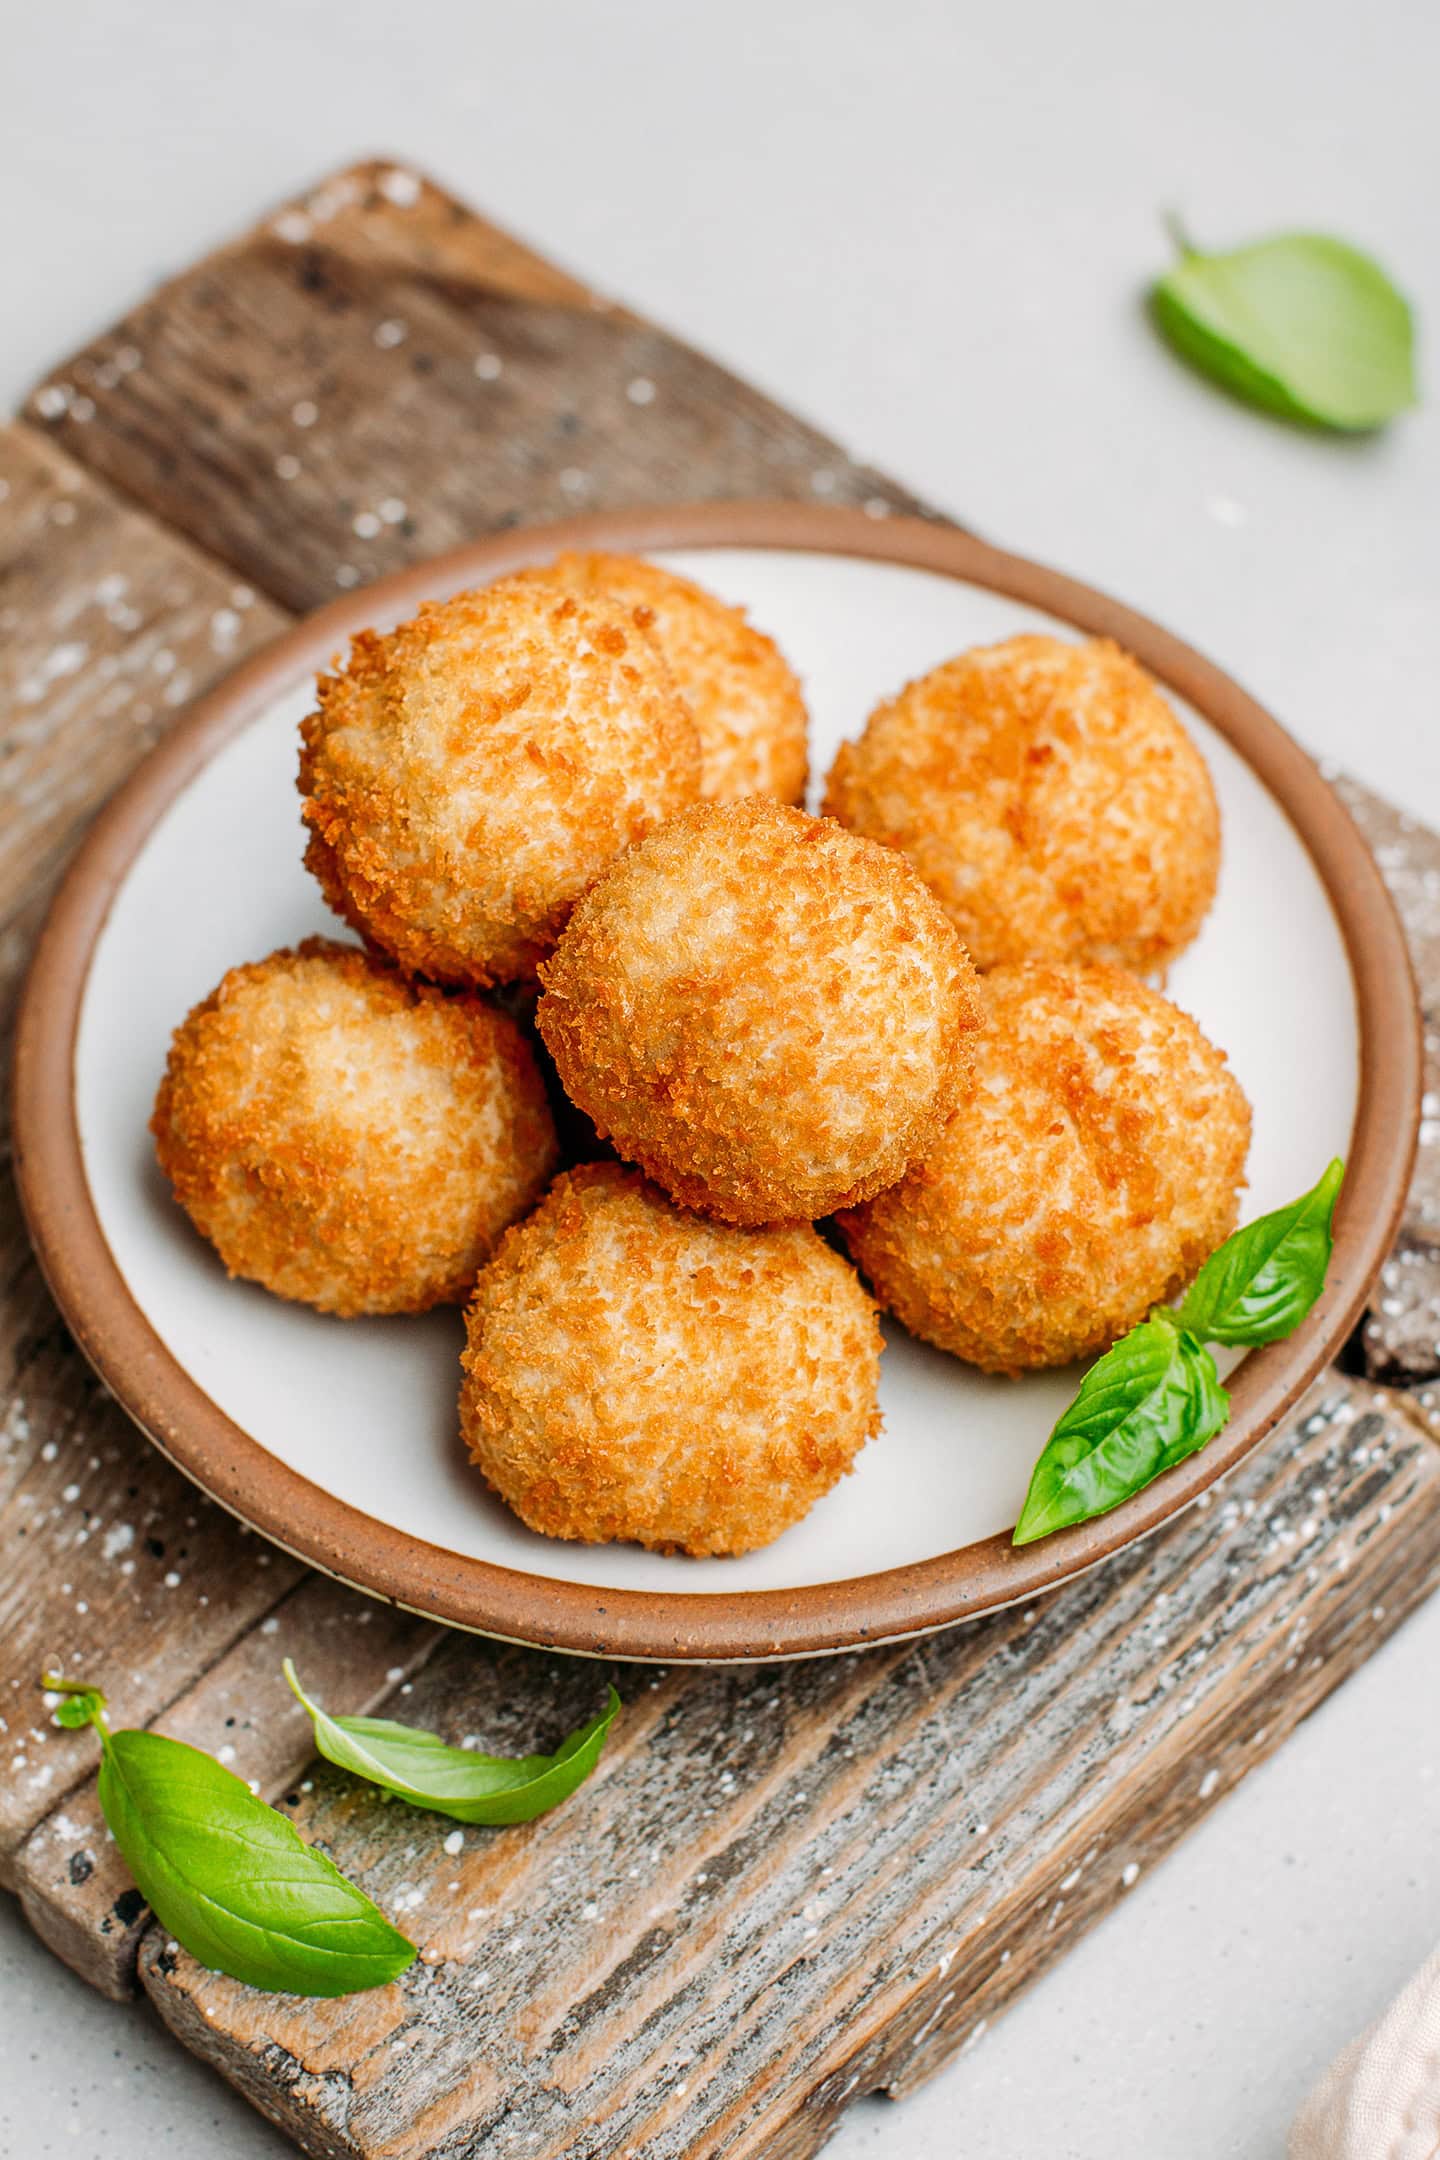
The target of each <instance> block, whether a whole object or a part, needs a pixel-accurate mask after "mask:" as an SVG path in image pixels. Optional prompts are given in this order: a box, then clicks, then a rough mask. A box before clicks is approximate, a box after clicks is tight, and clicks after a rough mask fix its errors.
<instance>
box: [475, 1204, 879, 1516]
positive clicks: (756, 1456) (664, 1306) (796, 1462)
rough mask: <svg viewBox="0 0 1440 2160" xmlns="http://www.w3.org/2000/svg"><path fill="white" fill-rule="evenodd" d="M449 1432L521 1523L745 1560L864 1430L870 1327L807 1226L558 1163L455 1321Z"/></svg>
mask: <svg viewBox="0 0 1440 2160" xmlns="http://www.w3.org/2000/svg"><path fill="white" fill-rule="evenodd" d="M465 1325H466V1336H467V1346H466V1349H465V1352H464V1356H463V1359H462V1363H463V1366H464V1377H463V1379H462V1382H461V1389H460V1425H461V1431H462V1433H463V1434H464V1438H465V1444H466V1446H467V1447H468V1448H469V1450H470V1454H471V1457H472V1459H473V1461H475V1462H476V1463H477V1464H478V1465H479V1467H480V1469H481V1470H482V1471H483V1473H484V1475H485V1477H486V1478H487V1479H488V1481H489V1482H490V1484H491V1485H493V1486H494V1488H495V1490H496V1492H498V1493H499V1494H500V1496H501V1498H502V1499H503V1500H505V1501H506V1502H508V1504H509V1505H510V1506H511V1507H512V1508H513V1509H514V1510H515V1513H516V1514H517V1515H518V1516H519V1517H520V1519H521V1521H522V1522H526V1523H528V1524H529V1526H530V1528H531V1529H532V1530H540V1531H543V1532H544V1533H545V1535H546V1536H547V1537H562V1538H579V1539H582V1540H583V1541H584V1542H585V1543H586V1544H590V1545H598V1544H603V1543H607V1542H609V1541H610V1540H612V1539H616V1538H625V1539H631V1540H633V1541H634V1542H635V1543H637V1544H640V1545H648V1546H650V1547H651V1548H652V1549H653V1550H655V1551H659V1552H675V1551H680V1552H687V1553H742V1552H751V1551H753V1550H754V1548H755V1547H756V1546H758V1545H769V1544H770V1543H771V1542H772V1541H773V1540H774V1539H775V1538H777V1537H779V1535H780V1533H781V1531H782V1530H788V1529H789V1528H790V1526H791V1524H792V1523H797V1522H799V1520H800V1518H801V1517H802V1516H803V1515H805V1514H808V1512H809V1510H810V1509H811V1508H812V1507H813V1506H814V1504H815V1502H816V1501H817V1500H818V1499H819V1498H820V1496H821V1494H822V1493H827V1492H828V1491H829V1490H830V1488H831V1486H832V1485H833V1484H834V1483H835V1482H836V1480H837V1478H840V1477H843V1476H844V1474H845V1472H846V1471H847V1470H849V1469H850V1467H851V1465H852V1463H853V1462H854V1460H855V1457H856V1455H857V1454H858V1453H859V1451H860V1449H861V1448H862V1447H863V1446H864V1444H865V1442H866V1441H867V1440H868V1439H870V1438H871V1436H872V1435H873V1434H874V1433H875V1432H877V1431H878V1429H879V1424H880V1417H879V1412H878V1410H877V1409H876V1390H877V1387H878V1383H879V1369H880V1329H879V1326H878V1325H877V1322H876V1317H875V1308H874V1306H873V1305H872V1303H871V1301H870V1299H869V1298H868V1297H867V1296H866V1294H865V1291H864V1290H863V1289H862V1287H861V1285H860V1283H859V1281H858V1279H857V1277H856V1275H855V1272H854V1270H853V1269H852V1268H851V1267H850V1266H849V1265H848V1264H847V1263H846V1261H845V1260H844V1259H843V1258H842V1257H841V1256H840V1254H839V1253H837V1252H834V1251H832V1250H831V1248H830V1247H829V1246H828V1245H827V1244H826V1243H825V1242H824V1240H823V1238H821V1237H819V1236H818V1235H817V1233H816V1232H815V1231H814V1230H812V1229H811V1228H810V1226H809V1224H808V1223H789V1224H784V1225H782V1226H780V1227H772V1228H769V1229H761V1230H754V1229H752V1230H739V1229H735V1228H733V1227H731V1226H730V1225H728V1224H723V1223H716V1222H711V1221H708V1220H707V1219H706V1218H705V1217H704V1216H700V1215H692V1214H689V1213H687V1212H686V1211H684V1210H682V1209H680V1208H675V1207H672V1206H671V1204H670V1202H669V1201H668V1200H667V1199H666V1198H665V1196H664V1194H663V1193H661V1192H659V1191H658V1190H657V1189H656V1187H655V1186H653V1185H650V1184H647V1182H646V1181H645V1179H644V1178H642V1177H641V1176H640V1175H639V1174H638V1172H636V1171H634V1170H623V1169H621V1168H620V1167H619V1165H618V1164H615V1163H591V1164H588V1165H586V1166H585V1167H584V1168H583V1169H579V1170H569V1171H566V1172H565V1173H564V1174H563V1175H562V1176H560V1177H558V1178H557V1179H556V1180H555V1183H554V1184H553V1185H552V1186H551V1188H550V1191H549V1193H548V1194H547V1195H546V1197H545V1199H544V1200H543V1201H542V1202H541V1204H540V1206H539V1207H538V1208H537V1209H536V1210H535V1213H534V1214H533V1215H531V1216H530V1217H529V1219H528V1221H526V1222H523V1223H520V1224H518V1225H517V1227H516V1228H515V1229H513V1230H510V1231H508V1232H507V1233H506V1235H505V1237H504V1238H503V1239H502V1241H501V1245H500V1250H499V1251H498V1253H497V1254H496V1255H495V1258H494V1259H493V1260H492V1261H491V1262H490V1265H489V1266H488V1267H487V1268H486V1269H485V1270H484V1271H483V1273H482V1274H481V1276H480V1280H479V1282H478V1283H477V1284H476V1286H475V1297H474V1300H473V1302H472V1304H471V1306H470V1309H469V1312H468V1313H467V1315H466V1323H465Z"/></svg>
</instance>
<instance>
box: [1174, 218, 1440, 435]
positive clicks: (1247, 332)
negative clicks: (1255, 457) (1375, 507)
mask: <svg viewBox="0 0 1440 2160" xmlns="http://www.w3.org/2000/svg"><path fill="white" fill-rule="evenodd" d="M1176 237H1177V239H1178V241H1179V244H1180V249H1181V253H1180V260H1179V261H1178V262H1177V263H1176V264H1175V265H1174V267H1173V268H1172V269H1170V270H1168V271H1167V272H1166V273H1165V275H1164V276H1163V277H1162V278H1160V279H1158V280H1157V282H1156V283H1155V285H1154V286H1153V287H1152V288H1151V292H1150V305H1151V309H1152V312H1153V314H1154V317H1155V321H1156V323H1157V324H1158V326H1159V328H1160V330H1161V331H1162V332H1163V334H1164V336H1165V337H1166V338H1167V339H1168V340H1169V342H1170V344H1171V345H1172V346H1173V347H1174V348H1175V350H1176V351H1177V352H1178V353H1179V354H1180V355H1181V356H1182V357H1183V358H1184V359H1186V360H1188V361H1190V362H1191V364H1192V365H1193V366H1195V367H1197V368H1199V369H1200V370H1201V372H1202V373H1203V374H1206V375H1209V376H1211V377H1212V378H1213V379H1214V380H1215V381H1217V382H1220V383H1222V384H1223V385H1224V386H1225V388H1226V389H1228V390H1231V391H1233V392H1234V393H1235V395H1236V396H1238V397H1241V398H1244V399H1246V400H1247V401H1248V402H1249V403H1250V404H1252V405H1258V406H1260V407H1261V408H1262V409H1263V410H1265V411H1267V412H1273V413H1279V414H1280V415H1282V417H1284V418H1285V419H1287V420H1300V421H1307V422H1309V423H1310V424H1311V425H1313V426H1317V427H1325V428H1337V429H1341V430H1343V431H1346V432H1361V431H1364V430H1367V429H1371V428H1378V427H1383V425H1384V424H1385V422H1386V421H1387V420H1391V419H1393V418H1394V417H1395V415H1396V414H1397V413H1399V412H1403V411H1404V410H1405V409H1406V407H1407V406H1410V405H1413V404H1415V402H1416V384H1415V328H1414V321H1413V318H1412V316H1411V312H1410V307H1409V303H1408V302H1407V301H1406V299H1405V297H1404V295H1403V293H1401V292H1399V291H1398V290H1397V289H1396V287H1395V286H1394V285H1393V284H1392V283H1391V281H1390V279H1389V278H1388V277H1387V276H1386V274H1385V272H1384V271H1383V270H1382V269H1381V267H1380V265H1379V264H1378V263H1377V262H1375V261H1373V260H1372V258H1371V257H1370V256H1368V255H1365V254H1362V252H1361V251H1360V249H1359V248H1355V247H1351V246H1350V245H1349V244H1348V243H1347V242H1346V241H1344V240H1336V239H1334V238H1332V237H1331V236H1330V235H1328V234H1326V233H1281V234H1278V235H1276V236H1275V237H1274V238H1272V239H1268V240H1258V241H1255V242H1253V243H1252V244H1251V245H1250V246H1248V247H1240V248H1233V249H1231V250H1230V251H1229V252H1227V253H1224V254H1214V255H1211V254H1204V253H1202V252H1201V251H1200V250H1199V249H1198V248H1195V247H1192V246H1191V245H1190V244H1189V243H1188V242H1187V241H1186V240H1185V239H1184V238H1183V236H1182V235H1179V234H1177V235H1176Z"/></svg>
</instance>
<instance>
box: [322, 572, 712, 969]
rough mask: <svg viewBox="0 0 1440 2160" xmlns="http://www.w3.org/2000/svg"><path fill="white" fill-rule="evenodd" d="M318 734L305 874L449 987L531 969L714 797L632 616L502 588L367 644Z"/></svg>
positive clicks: (661, 667) (325, 709) (383, 945)
mask: <svg viewBox="0 0 1440 2160" xmlns="http://www.w3.org/2000/svg"><path fill="white" fill-rule="evenodd" d="M318 697H319V705H318V709H317V710H316V711H315V712H313V713H312V714H311V715H310V717H309V718H308V719H307V720H306V721H305V722H304V723H303V725H302V727H301V730H300V734H301V741H302V745H303V748H302V751H301V758H300V792H301V794H302V795H303V797H304V798H305V806H304V815H305V822H306V824H307V825H308V826H309V828H310V844H309V847H308V849H307V851H306V856H305V860H306V862H307V864H308V865H309V867H310V869H311V870H312V871H313V872H314V874H315V876H316V877H317V878H318V879H319V881H320V884H321V886H322V887H323V888H324V892H325V897H326V899H327V900H328V901H329V902H330V905H331V906H332V907H333V908H334V909H335V910H336V912H337V913H338V914H340V915H342V916H344V918H345V920H346V921H347V922H349V923H351V924H353V926H354V927H355V928H356V929H357V930H358V931H359V932H360V933H361V935H362V936H363V937H365V938H366V939H367V940H368V941H369V942H370V943H372V944H374V945H376V946H378V947H380V949H381V950H382V951H384V952H387V953H389V954H390V955H391V956H392V957H393V958H394V959H395V960H397V961H398V962H399V963H400V965H401V966H402V967H403V968H405V969H406V970H407V972H410V973H412V974H417V975H424V976H428V977H430V978H431V979H432V980H434V981H436V982H444V983H454V984H462V985H475V986H479V987H484V986H486V985H488V984H491V983H496V982H506V981H510V980H513V979H514V978H515V977H517V976H521V975H525V974H527V973H529V972H530V971H532V970H533V968H534V966H535V963H536V961H537V960H538V959H540V957H541V956H542V954H544V953H547V952H548V951H549V950H550V948H551V946H552V945H553V944H554V942H555V940H556V938H557V937H558V936H559V934H560V931H561V929H562V927H563V926H564V922H565V918H566V916H567V915H568V914H569V912H570V909H571V908H572V907H573V905H574V903H575V901H576V900H577V899H578V898H579V896H580V894H581V893H582V892H583V891H584V890H585V887H586V886H587V885H588V884H589V883H590V881H591V880H592V878H594V877H595V876H596V875H597V873H598V872H599V871H601V870H603V869H604V867H605V865H606V864H607V863H608V862H609V861H610V860H611V858H612V857H613V856H615V855H617V854H618V853H619V852H620V850H621V849H622V848H624V847H628V846H629V845H630V843H631V842H632V841H633V840H638V839H639V838H640V837H641V835H642V834H644V833H647V832H648V831H649V830H650V828H651V827H652V826H654V825H658V824H659V822H660V821H661V819H662V818H665V817H668V816H669V815H670V813H671V812H672V811H673V810H679V809H682V808H683V807H684V805H685V804H686V803H689V802H693V801H694V800H695V799H696V797H697V795H698V793H699V789H700V743H699V737H698V736H697V734H696V731H695V722H694V720H693V719H692V718H691V715H690V713H689V711H688V709H687V707H686V705H685V702H684V700H683V698H682V697H681V696H680V693H679V692H678V691H677V690H676V688H675V686H674V683H673V682H672V680H671V678H670V674H669V671H668V669H667V668H666V666H665V663H664V662H663V660H662V659H661V658H660V656H659V654H658V653H657V652H656V650H655V648H654V646H653V645H652V644H651V642H650V640H649V639H648V638H647V637H646V636H645V635H644V633H643V632H642V631H641V630H639V629H638V628H637V626H636V623H635V620H634V616H633V611H630V610H627V609H626V608H624V607H622V606H620V605H619V604H618V603H616V602H614V601H611V600H608V599H605V598H603V597H601V596H600V595H598V594H597V595H594V596H592V597H589V598H585V599H581V598H578V597H577V596H576V595H575V594H574V593H571V592H563V591H557V590H556V589H555V588H554V587H553V586H547V585H545V584H542V583H537V582H536V581H534V580H531V579H526V578H504V579H502V580H501V581H500V582H499V583H498V584H495V585H490V586H487V587H485V588H484V590H482V591H479V592H466V593H457V594H456V595H455V596H454V597H453V598H452V599H449V600H438V601H434V602H432V603H431V604H430V605H429V606H426V607H423V608H421V610H420V612H419V614H418V615H417V616H416V617H415V618H414V620H413V621H412V622H407V623H402V624H401V625H400V628H399V629H398V630H393V631H391V632H390V634H389V635H388V636H386V637H381V636H378V635H377V634H376V633H375V632H374V631H362V632H361V634H360V635H359V636H358V637H356V638H355V639H354V640H353V642H352V644H351V648H350V657H349V659H348V661H347V662H346V663H345V665H344V666H343V667H341V668H339V669H338V670H337V672H336V673H335V674H333V675H326V676H322V677H321V679H320V683H319V686H318Z"/></svg>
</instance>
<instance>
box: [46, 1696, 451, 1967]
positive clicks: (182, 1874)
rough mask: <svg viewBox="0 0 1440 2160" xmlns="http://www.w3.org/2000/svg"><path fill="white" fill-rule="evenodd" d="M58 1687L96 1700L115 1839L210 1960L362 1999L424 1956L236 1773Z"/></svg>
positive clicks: (154, 1898) (165, 1920)
mask: <svg viewBox="0 0 1440 2160" xmlns="http://www.w3.org/2000/svg"><path fill="white" fill-rule="evenodd" d="M44 1684H45V1685H46V1686H47V1687H50V1688H60V1689H62V1690H63V1691H64V1692H65V1693H66V1694H67V1697H68V1704H67V1705H65V1706H62V1707H68V1706H69V1705H78V1704H81V1703H83V1704H84V1705H85V1706H86V1708H87V1710H88V1713H89V1714H88V1716H87V1717H86V1718H84V1719H83V1720H81V1722H84V1723H89V1724H93V1725H94V1726H95V1728H96V1730H97V1732H98V1733H99V1735H100V1745H101V1756H100V1776H99V1796H100V1806H101V1809H102V1811H103V1813H104V1816H105V1820H106V1822H107V1823H108V1825H109V1827H110V1832H111V1835H112V1836H113V1837H114V1840H115V1842H116V1844H117V1845H118V1846H119V1848H120V1850H121V1852H122V1854H123V1855H124V1858H125V1862H126V1865H127V1866H128V1868H129V1869H130V1872H131V1874H132V1875H133V1876H134V1878H135V1881H136V1883H137V1884H138V1885H139V1887H140V1889H141V1891H142V1892H143V1893H144V1896H145V1900H146V1902H147V1904H149V1905H150V1907H151V1908H152V1910H153V1911H154V1913H155V1916H156V1918H157V1919H158V1920H159V1921H160V1923H161V1925H162V1926H164V1927H167V1928H168V1929H169V1930H170V1933H171V1934H172V1935H173V1936H174V1937H175V1940H176V1941H177V1942H179V1943H183V1944H184V1946H185V1948H186V1949H187V1950H188V1951H189V1952H190V1953H191V1955H192V1956H193V1957H196V1958H198V1959H199V1960H200V1962H201V1964H203V1965H208V1966H210V1967H211V1968H212V1969H213V1970H214V1971H216V1972H223V1973H228V1974H229V1975H230V1977H231V1978H232V1979H234V1980H243V1981H246V1982H247V1983H248V1984H249V1985H250V1986H251V1987H258V1988H271V1989H274V1990H276V1991H279V1992H282V1993H285V1994H291V1995H353V1994H355V1993H357V1992H358V1991H359V1990H360V1989H362V1988H372V1987H378V1986H380V1985H381V1984H382V1983H383V1982H384V1981H387V1980H393V1979H395V1978H396V1977H397V1976H398V1975H399V1974H400V1973H402V1972H404V1971H405V1969H406V1967H407V1966H409V1965H411V1964H413V1962H414V1959H415V1946H414V1944H413V1943H411V1942H409V1941H407V1940H406V1938H405V1936H403V1935H402V1934H401V1933H400V1932H399V1930H398V1928H394V1927H392V1926H391V1925H390V1922H389V1921H388V1920H387V1919H386V1918H385V1915H384V1914H383V1913H382V1912H381V1911H380V1910H379V1908H378V1907H377V1906H375V1905H373V1904H372V1903H371V1901H370V1899H369V1898H368V1897H366V1895H365V1893H364V1892H363V1891H362V1890H359V1889H357V1888H356V1886H355V1884H354V1883H352V1882H349V1881H347V1880H346V1878H345V1877H344V1876H343V1875H342V1874H341V1873H340V1871H339V1869H338V1868H337V1867H336V1866H335V1864H334V1862H333V1861H331V1860H328V1859H327V1858H326V1857H325V1855H324V1853H321V1852H317V1851H316V1850H315V1849H314V1847H313V1846H310V1845H307V1844H306V1843H305V1841H304V1839H303V1838H301V1837H300V1836H299V1835H298V1833H297V1832H296V1831H295V1829H294V1828H293V1826H292V1825H291V1824H290V1823H288V1822H287V1821H286V1820H285V1817H284V1816H283V1815H280V1814H277V1813H276V1811H275V1809H274V1808H272V1807H267V1806H266V1804H265V1802H264V1801H263V1800H259V1799H257V1798H256V1796H255V1794H254V1793H252V1792H251V1790H250V1788H249V1786H248V1785H246V1784H245V1783H244V1782H243V1780H242V1779H240V1778H238V1777H236V1776H235V1775H234V1773H233V1771H230V1770H227V1769H226V1768H225V1767H224V1765H223V1764H221V1763H218V1762H216V1761H215V1759H214V1757H213V1756H211V1755H206V1754H203V1753H202V1752H201V1750H200V1749H199V1748H193V1747H187V1746H186V1744H185V1742H184V1741H182V1740H168V1739H166V1738H165V1737H164V1735H163V1734H161V1733H152V1732H117V1733H112V1732H111V1731H110V1729H109V1727H108V1725H107V1723H106V1720H105V1698H104V1696H103V1695H101V1694H100V1693H99V1690H98V1689H93V1688H91V1689H81V1688H79V1687H78V1686H77V1685H76V1684H75V1683H66V1682H57V1681H55V1680H54V1679H52V1678H49V1677H48V1676H47V1678H46V1681H45V1683H44ZM56 1715H57V1716H58V1715H59V1712H58V1711H57V1713H56Z"/></svg>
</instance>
